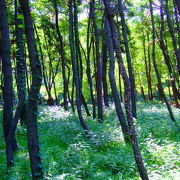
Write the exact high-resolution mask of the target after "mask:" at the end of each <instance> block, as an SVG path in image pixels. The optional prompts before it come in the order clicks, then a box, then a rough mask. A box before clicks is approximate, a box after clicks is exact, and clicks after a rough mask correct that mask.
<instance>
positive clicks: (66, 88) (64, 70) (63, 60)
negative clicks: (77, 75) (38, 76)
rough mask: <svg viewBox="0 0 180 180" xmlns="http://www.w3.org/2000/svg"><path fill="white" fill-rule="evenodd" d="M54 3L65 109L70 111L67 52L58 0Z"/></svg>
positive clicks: (54, 0)
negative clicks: (60, 22) (61, 30)
mask: <svg viewBox="0 0 180 180" xmlns="http://www.w3.org/2000/svg"><path fill="white" fill-rule="evenodd" d="M53 2H54V10H55V15H56V19H55V20H56V31H57V34H58V39H59V42H60V47H59V52H60V54H61V62H62V76H63V88H64V89H63V97H64V109H65V110H66V111H67V110H68V101H67V94H68V83H67V77H66V66H65V60H66V59H65V50H64V45H63V38H62V35H61V32H60V29H59V18H58V7H57V0H53Z"/></svg>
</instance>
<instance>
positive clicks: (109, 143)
mask: <svg viewBox="0 0 180 180" xmlns="http://www.w3.org/2000/svg"><path fill="white" fill-rule="evenodd" d="M173 111H174V114H175V117H176V119H177V121H178V123H179V124H180V110H179V109H176V108H173ZM104 113H105V122H104V123H103V124H99V123H98V122H97V120H93V119H91V118H87V117H86V121H87V122H88V124H89V125H90V127H91V129H92V131H93V133H94V138H93V139H91V140H87V139H86V138H85V136H84V132H83V130H82V128H81V126H80V123H79V120H78V117H77V115H75V114H72V113H67V112H64V111H63V110H62V108H60V107H40V115H39V135H40V147H41V155H42V159H43V168H44V173H45V176H46V179H52V180H60V179H67V180H79V179H86V180H94V179H96V180H106V179H107V180H121V179H122V180H130V179H133V180H136V179H139V174H138V171H137V168H136V165H135V162H134V158H133V154H132V148H131V146H130V145H125V144H124V142H123V137H122V133H121V129H120V125H119V121H118V119H117V117H116V114H115V110H114V107H113V106H112V108H111V109H109V110H108V109H106V110H105V112H104ZM138 117H139V118H138V120H136V127H137V130H138V140H139V143H140V148H141V152H142V155H143V159H144V161H145V165H146V167H147V170H148V174H149V177H150V179H152V180H155V179H156V180H159V179H163V180H164V179H165V180H166V179H167V180H169V179H172V180H178V179H179V177H180V143H179V141H180V132H178V131H177V129H176V127H175V126H174V125H173V123H172V122H171V120H170V119H169V115H168V112H167V110H166V107H165V105H163V104H143V103H140V104H138ZM17 139H18V142H19V146H20V149H19V151H18V152H17V153H16V156H15V166H14V167H13V168H11V169H7V168H6V159H5V152H4V149H5V145H4V143H3V134H2V126H0V179H2V180H26V179H31V173H30V168H29V160H28V152H27V143H26V129H25V127H21V126H18V130H17Z"/></svg>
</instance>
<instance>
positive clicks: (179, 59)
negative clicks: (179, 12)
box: [165, 0, 180, 74]
mask: <svg viewBox="0 0 180 180" xmlns="http://www.w3.org/2000/svg"><path fill="white" fill-rule="evenodd" d="M165 2H166V5H165V10H166V16H167V24H168V28H169V32H170V34H171V38H172V43H173V48H174V52H175V56H176V61H177V68H178V73H179V74H180V49H179V48H178V46H177V41H176V36H175V32H174V28H173V24H172V21H171V16H170V13H169V7H168V4H169V0H165Z"/></svg>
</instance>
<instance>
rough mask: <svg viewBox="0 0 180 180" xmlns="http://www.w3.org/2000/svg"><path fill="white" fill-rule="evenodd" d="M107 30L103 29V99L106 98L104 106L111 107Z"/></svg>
mask: <svg viewBox="0 0 180 180" xmlns="http://www.w3.org/2000/svg"><path fill="white" fill-rule="evenodd" d="M104 31H105V29H103V38H102V39H103V40H102V83H103V97H104V104H105V106H106V107H109V95H108V83H107V61H108V56H107V50H108V47H107V44H106V42H107V38H106V35H105V32H104Z"/></svg>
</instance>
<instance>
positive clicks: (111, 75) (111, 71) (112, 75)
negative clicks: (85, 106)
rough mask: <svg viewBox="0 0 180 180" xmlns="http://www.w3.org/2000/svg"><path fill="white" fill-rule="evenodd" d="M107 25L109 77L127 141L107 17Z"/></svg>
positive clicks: (126, 128) (127, 134) (127, 136)
mask: <svg viewBox="0 0 180 180" xmlns="http://www.w3.org/2000/svg"><path fill="white" fill-rule="evenodd" d="M105 27H106V28H105V29H106V34H107V40H108V50H109V58H110V68H109V79H110V84H111V89H112V95H113V98H114V103H115V107H116V113H117V116H118V118H119V121H120V124H121V128H122V132H123V136H124V140H125V141H126V142H129V128H128V125H127V122H126V118H125V116H124V113H123V110H122V106H121V100H120V97H119V93H118V89H117V85H116V79H115V72H114V69H115V57H114V47H113V40H112V33H111V29H110V27H109V22H108V20H107V19H106V20H105Z"/></svg>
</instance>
